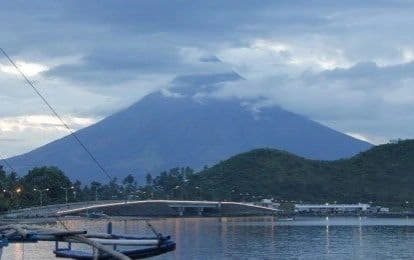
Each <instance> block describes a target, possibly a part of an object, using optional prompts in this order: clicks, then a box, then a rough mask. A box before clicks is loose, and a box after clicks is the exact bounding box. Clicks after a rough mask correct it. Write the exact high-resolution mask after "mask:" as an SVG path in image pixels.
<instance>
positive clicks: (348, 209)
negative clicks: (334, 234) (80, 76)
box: [295, 203, 370, 213]
mask: <svg viewBox="0 0 414 260" xmlns="http://www.w3.org/2000/svg"><path fill="white" fill-rule="evenodd" d="M369 208H370V204H363V203H358V204H329V203H326V204H295V212H297V213H359V212H366V211H367V210H368V209H369Z"/></svg>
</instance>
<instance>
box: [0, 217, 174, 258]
mask: <svg viewBox="0 0 414 260" xmlns="http://www.w3.org/2000/svg"><path fill="white" fill-rule="evenodd" d="M147 224H148V226H149V227H150V229H151V230H152V231H153V232H154V236H153V237H137V236H131V235H118V234H112V223H111V222H109V223H108V228H107V229H108V232H107V233H88V232H87V231H84V230H81V231H76V230H75V231H72V230H60V229H47V228H44V227H39V226H29V225H3V226H2V225H0V258H1V252H2V249H3V247H6V246H8V244H9V243H37V242H39V241H54V242H55V250H54V251H53V253H54V254H55V256H56V257H60V258H71V259H91V260H92V259H120V260H127V259H141V258H146V257H151V256H157V255H161V254H164V253H167V252H170V251H173V250H175V243H174V241H172V240H171V238H170V236H163V235H162V234H160V233H157V232H156V231H155V229H154V228H153V227H152V225H151V224H149V223H147ZM61 243H65V244H67V247H60V245H61ZM73 244H86V245H89V246H91V250H89V251H88V250H77V249H73V248H72V245H73ZM119 247H122V248H119Z"/></svg>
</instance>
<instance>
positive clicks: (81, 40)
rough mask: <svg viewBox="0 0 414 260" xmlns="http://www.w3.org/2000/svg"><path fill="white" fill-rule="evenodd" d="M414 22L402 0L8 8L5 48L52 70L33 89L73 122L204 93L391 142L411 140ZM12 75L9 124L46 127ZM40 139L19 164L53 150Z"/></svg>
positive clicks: (13, 150)
mask: <svg viewBox="0 0 414 260" xmlns="http://www.w3.org/2000/svg"><path fill="white" fill-rule="evenodd" d="M413 11H414V3H412V2H410V1H403V0H396V1H385V0H384V1H383V0H380V1H356V0H351V1H328V0H325V1H321V0H320V1H305V0H303V1H270V0H265V1H260V2H258V3H254V4H253V3H252V2H250V1H235V0H230V1H219V0H212V1H181V0H172V1H160V0H151V1H126V2H124V3H123V4H122V5H121V4H120V3H119V2H116V1H62V2H56V1H49V0H46V1H40V0H35V1H30V2H27V1H8V2H6V3H4V4H3V7H2V9H1V10H0V21H2V22H3V24H7V25H8V26H4V27H3V28H2V29H1V30H2V37H1V39H0V46H1V47H2V48H4V49H5V50H6V51H8V52H9V54H10V55H11V56H12V57H13V58H14V59H15V60H16V61H20V62H21V64H36V65H37V69H40V68H47V69H44V70H40V71H38V72H36V73H35V74H33V75H32V78H33V80H35V81H36V82H37V84H38V86H39V88H41V90H42V92H44V93H45V95H46V96H47V97H48V98H49V100H50V102H51V103H52V104H53V105H55V106H56V107H57V109H58V111H59V112H60V113H62V114H64V115H65V116H66V117H67V118H77V117H81V118H87V120H90V121H88V122H93V121H96V120H99V119H100V118H102V117H103V116H106V115H109V114H111V113H112V112H114V111H117V110H119V109H121V108H124V107H127V106H128V105H130V104H131V103H133V102H135V101H136V100H139V99H140V98H141V97H142V96H144V95H146V94H148V93H151V92H152V91H155V90H158V89H169V91H171V92H172V93H174V92H175V91H177V90H176V89H175V87H177V84H178V83H179V84H190V85H197V84H201V85H203V84H204V85H210V86H211V85H214V88H213V89H209V93H208V95H210V97H213V98H237V99H240V102H245V101H246V100H247V101H248V102H252V100H256V101H257V104H256V106H257V107H260V106H268V105H279V106H282V107H283V108H285V109H288V110H292V111H294V112H296V113H299V114H303V115H306V116H308V117H310V118H311V119H314V120H317V121H319V122H322V123H324V124H327V125H329V126H331V127H333V128H335V129H337V130H339V131H343V132H347V133H353V134H354V135H356V136H358V135H359V136H363V137H364V138H367V139H368V140H371V141H374V142H384V141H386V140H388V139H391V138H397V137H401V138H411V137H413V133H412V132H413V131H412V129H413V128H414V125H413V124H412V123H411V122H412V121H413V120H412V119H413V116H412V112H411V111H413V107H412V104H414V102H412V101H414V90H413V87H412V83H413V80H412V76H411V75H412V74H413V70H414V65H413V61H414V47H413V46H414V37H413V36H411V31H412V25H413V24H414V17H413V16H412V13H413ZM8 65H9V64H7V62H6V60H5V59H3V58H1V59H0V68H3V69H0V80H1V83H2V84H1V85H0V100H1V102H2V105H3V106H4V109H2V111H0V121H1V120H6V118H7V120H15V122H22V121H21V120H20V119H21V117H25V116H26V117H27V116H40V117H39V118H44V119H47V118H48V117H43V116H45V115H49V114H48V111H47V109H45V108H44V107H43V106H42V104H41V102H39V101H38V100H37V99H36V97H35V96H33V95H32V93H31V92H30V90H29V89H27V88H26V86H24V84H23V83H22V81H21V80H20V79H19V78H18V77H17V76H16V75H12V74H10V73H9V72H8V71H7V66H8ZM5 66H6V67H5ZM4 68H6V71H5V70H4ZM32 69H33V68H32ZM233 73H234V74H233ZM200 75H210V77H207V76H201V77H200ZM234 75H239V76H240V78H243V80H233V79H232V78H231V77H233V76H234ZM220 77H230V78H229V79H231V80H227V79H226V78H220ZM234 79H236V78H234ZM204 81H206V82H204ZM207 83H208V84H207ZM197 92H198V90H197V91H195V92H194V93H192V94H194V95H195V94H197ZM204 92H206V91H205V89H204V90H203V91H200V93H204ZM204 94H205V93H204ZM256 101H255V102H256ZM13 118H14V119H13ZM19 120H20V121H19ZM8 122H10V121H8ZM42 123H47V122H42ZM78 127H79V126H78ZM25 129H29V128H25ZM30 129H31V130H30V131H32V132H30V134H29V132H28V131H29V130H25V131H26V132H24V134H23V132H22V135H24V136H26V137H25V138H26V139H25V141H26V145H25V146H24V147H23V146H19V145H15V144H12V142H10V146H9V147H10V152H9V154H17V153H20V152H23V151H26V150H27V149H30V148H34V147H35V146H37V145H40V144H41V143H44V142H45V140H46V139H47V138H46V139H45V140H44V141H42V142H41V143H39V142H36V141H33V138H32V137H33V136H36V135H38V134H40V133H39V132H36V131H35V129H36V128H30ZM56 133H57V132H56ZM63 134H64V133H59V134H56V135H54V136H53V138H55V136H61V135H63ZM12 138H14V137H13V136H10V135H7V134H6V133H5V131H4V129H1V128H0V139H5V140H11V139H12ZM49 141H50V140H49ZM28 147H29V148H28Z"/></svg>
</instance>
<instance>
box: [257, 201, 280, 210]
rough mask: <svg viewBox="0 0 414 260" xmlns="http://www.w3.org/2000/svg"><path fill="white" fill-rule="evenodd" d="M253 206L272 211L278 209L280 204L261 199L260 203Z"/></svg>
mask: <svg viewBox="0 0 414 260" xmlns="http://www.w3.org/2000/svg"><path fill="white" fill-rule="evenodd" d="M255 205H258V206H262V207H267V208H273V209H279V207H280V203H277V202H273V201H272V200H271V199H262V200H261V201H260V202H256V203H255Z"/></svg>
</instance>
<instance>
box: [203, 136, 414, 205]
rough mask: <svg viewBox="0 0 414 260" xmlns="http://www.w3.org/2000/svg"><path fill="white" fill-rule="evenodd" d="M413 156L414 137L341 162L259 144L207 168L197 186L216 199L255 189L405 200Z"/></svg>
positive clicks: (290, 195) (286, 195)
mask: <svg viewBox="0 0 414 260" xmlns="http://www.w3.org/2000/svg"><path fill="white" fill-rule="evenodd" d="M412 158H414V140H409V141H401V142H399V143H397V144H386V145H380V146H377V147H373V148H372V149H370V150H368V151H366V152H363V153H361V154H358V155H356V156H354V157H352V158H350V159H344V160H337V161H317V160H309V159H305V158H301V157H298V156H296V155H293V154H289V153H287V152H282V151H279V150H274V149H257V150H253V151H250V152H247V153H243V154H239V155H237V156H234V157H232V158H230V159H229V160H226V161H224V162H221V163H219V164H217V165H215V166H214V167H212V168H210V169H207V170H205V171H203V172H202V173H201V174H200V175H199V176H200V183H197V184H196V185H198V186H200V187H201V189H202V190H204V191H205V194H204V196H206V197H207V198H214V199H229V198H230V199H241V198H240V196H241V195H240V194H249V196H250V197H251V196H259V197H260V196H263V197H275V198H279V199H287V200H296V201H299V200H302V201H308V202H309V201H311V202H319V203H325V202H334V201H338V202H358V201H360V202H369V201H374V202H375V201H378V202H400V203H402V202H405V201H412V199H413V198H414V190H413V189H412V187H413V185H414V161H413V160H412ZM209 187H214V189H213V190H212V189H211V188H209ZM242 196H243V195H242Z"/></svg>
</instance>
